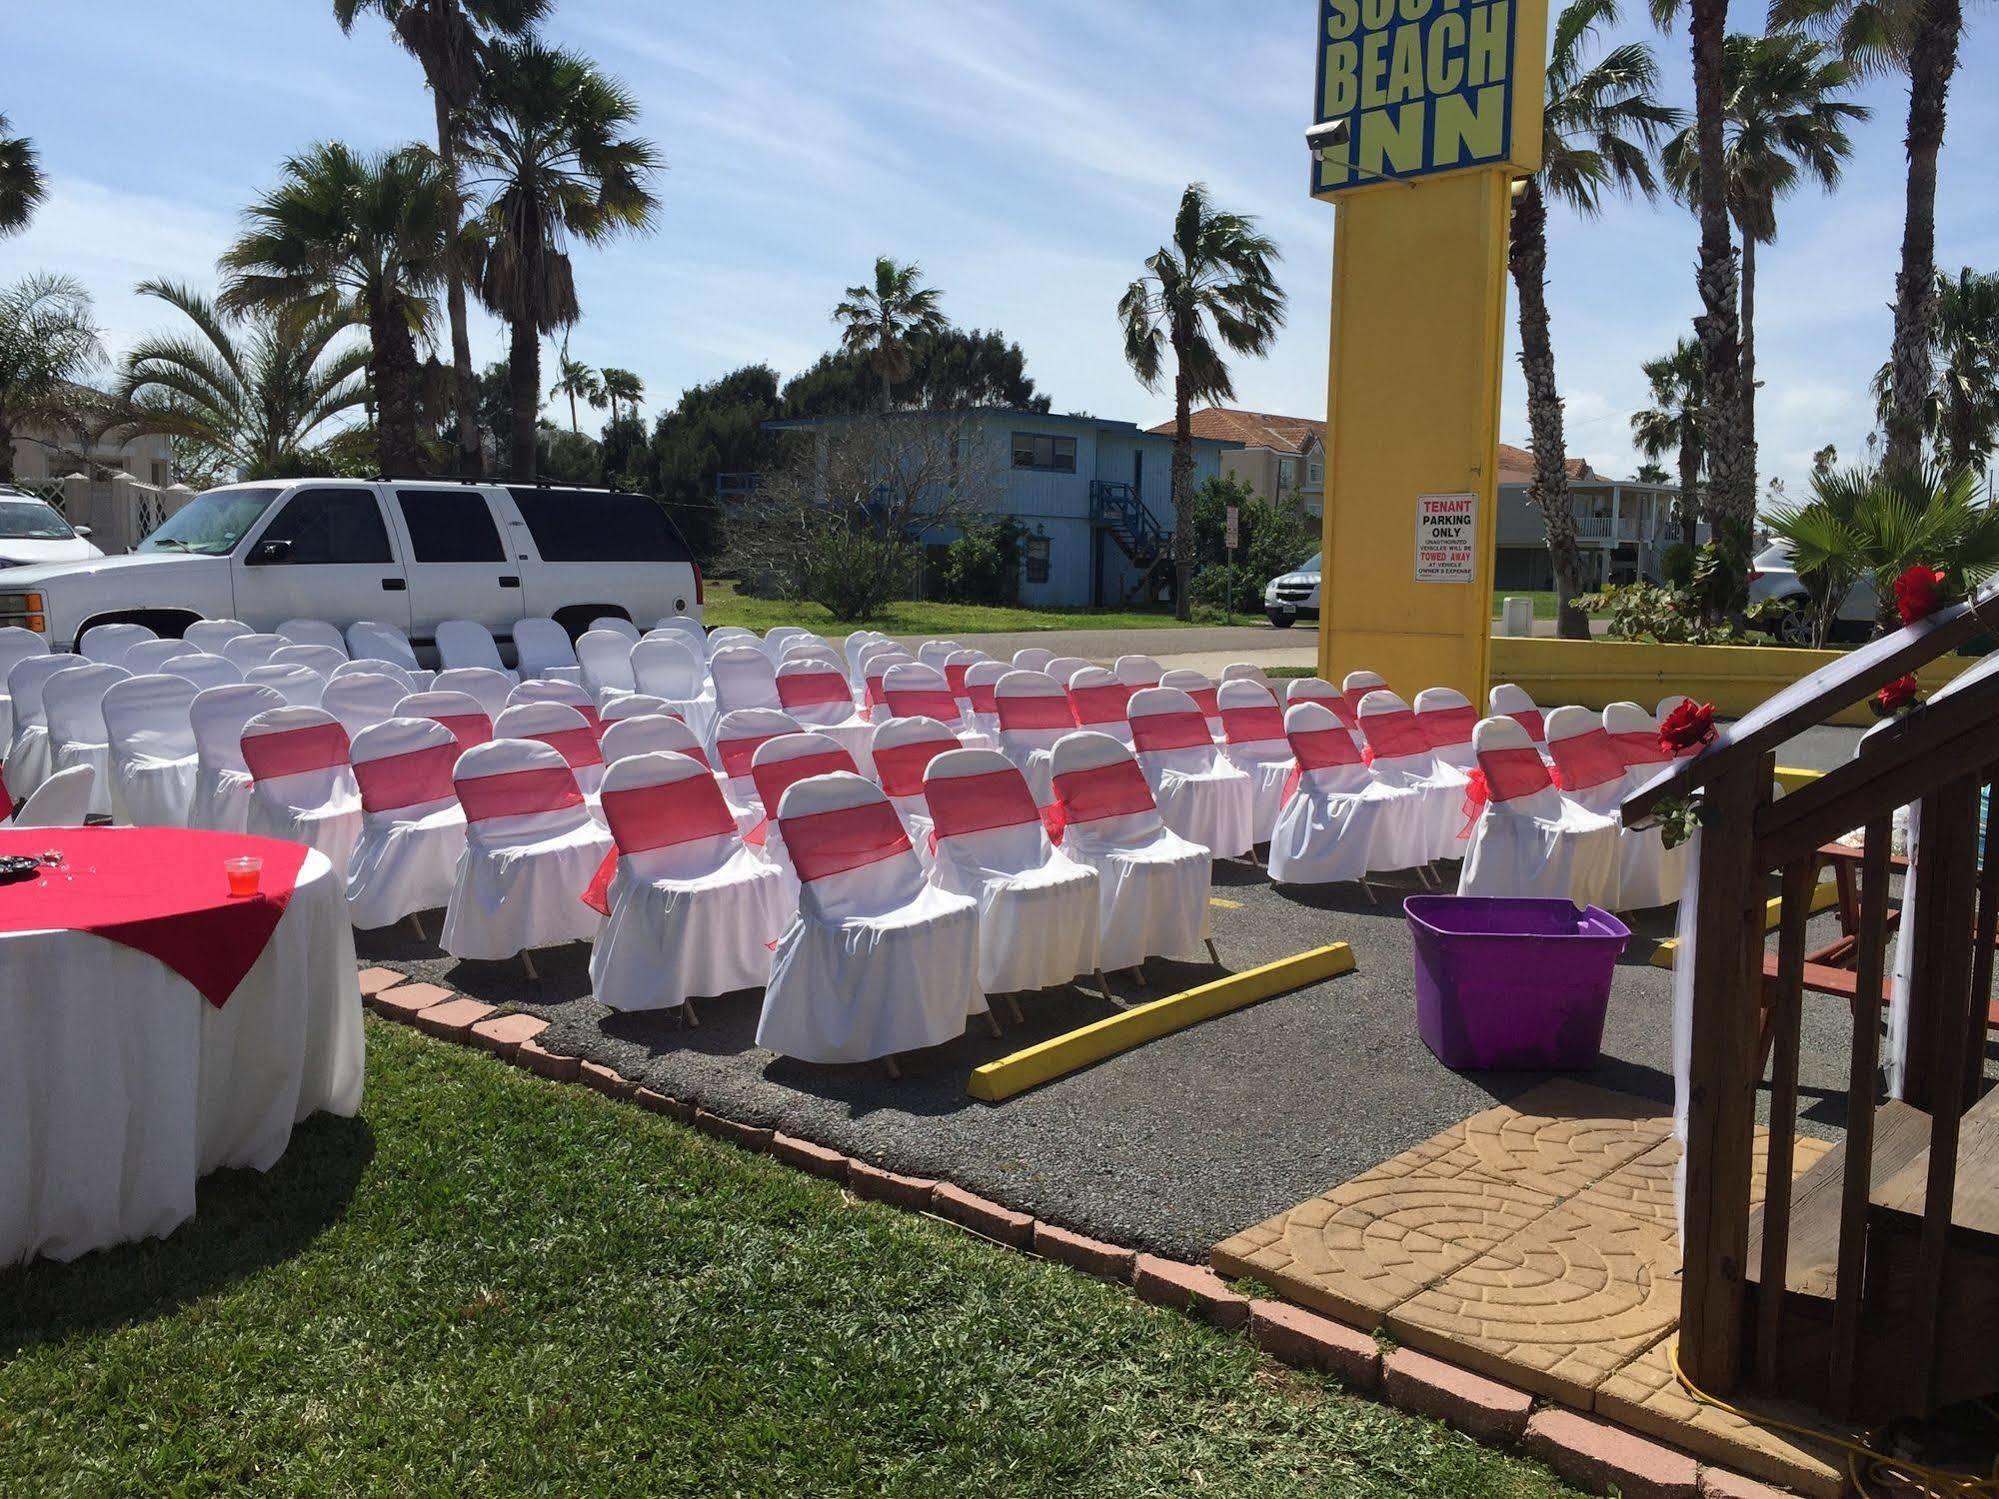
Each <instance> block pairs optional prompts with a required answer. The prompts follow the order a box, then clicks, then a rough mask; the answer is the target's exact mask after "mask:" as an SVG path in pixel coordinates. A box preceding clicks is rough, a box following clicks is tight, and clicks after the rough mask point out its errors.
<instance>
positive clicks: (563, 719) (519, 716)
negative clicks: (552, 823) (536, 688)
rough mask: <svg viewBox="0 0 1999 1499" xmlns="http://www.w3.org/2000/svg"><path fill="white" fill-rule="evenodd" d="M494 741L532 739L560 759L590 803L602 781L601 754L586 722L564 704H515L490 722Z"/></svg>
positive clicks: (602, 754)
mask: <svg viewBox="0 0 1999 1499" xmlns="http://www.w3.org/2000/svg"><path fill="white" fill-rule="evenodd" d="M493 737H494V738H495V739H532V740H534V741H535V742H536V743H537V744H545V745H547V746H548V747H549V748H550V749H552V750H554V751H555V752H556V753H557V754H559V755H561V756H562V760H563V763H564V764H565V765H567V766H568V767H569V773H570V774H571V775H573V776H574V777H575V778H576V786H577V789H578V790H580V791H581V792H582V793H583V796H584V799H585V800H586V801H589V800H592V799H593V798H594V797H595V795H596V792H597V788H598V787H599V786H600V785H601V784H603V780H604V751H603V750H602V748H601V747H599V745H598V743H597V731H596V730H595V729H592V728H591V727H590V723H589V720H587V719H586V718H584V716H583V715H582V714H581V713H579V712H577V711H576V709H574V708H572V707H570V706H569V704H567V703H516V704H515V705H514V706H513V707H511V708H508V709H505V710H504V711H502V712H501V714H500V716H499V717H498V718H496V719H494V720H493Z"/></svg>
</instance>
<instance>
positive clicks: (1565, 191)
mask: <svg viewBox="0 0 1999 1499" xmlns="http://www.w3.org/2000/svg"><path fill="white" fill-rule="evenodd" d="M1616 24H1617V0H1571V3H1570V4H1569V5H1568V6H1566V7H1565V8H1564V9H1563V11H1562V13H1561V15H1560V16H1558V17H1557V18H1556V21H1555V38H1554V46H1553V50H1552V52H1551V53H1550V55H1549V59H1548V84H1547V88H1548V99H1547V105H1546V107H1545V109H1544V111H1543V114H1542V126H1541V131H1542V145H1541V170H1540V171H1539V172H1537V173H1536V174H1535V175H1534V176H1532V177H1529V178H1527V179H1525V180H1524V181H1523V182H1521V183H1520V185H1519V187H1518V188H1517V189H1516V196H1515V198H1514V203H1513V233H1512V237H1511V239H1510V241H1509V242H1508V245H1507V261H1508V266H1509V268H1510V269H1511V270H1512V272H1513V284H1514V286H1515V287H1516V288H1517V289H1518V291H1519V294H1520V368H1521V371H1522V373H1523V374H1525V376H1526V377H1527V428H1528V432H1529V443H1528V446H1529V447H1530V448H1532V449H1533V453H1534V477H1533V480H1532V482H1531V483H1530V484H1529V486H1528V493H1529V494H1530V495H1531V496H1532V497H1533V500H1534V503H1535V505H1537V506H1538V507H1539V508H1540V511H1541V519H1542V523H1543V524H1544V525H1545V526H1546V527H1547V531H1548V552H1549V555H1550V556H1551V557H1552V559H1553V561H1554V570H1555V597H1556V607H1557V609H1558V611H1559V616H1558V623H1557V625H1556V628H1557V630H1558V631H1559V632H1560V634H1562V635H1563V636H1564V637H1566V638H1568V639H1571V640H1587V639H1589V616H1588V615H1587V614H1585V613H1584V612H1583V611H1582V610H1581V609H1580V608H1578V607H1577V606H1576V603H1575V598H1576V595H1577V594H1578V593H1580V592H1581V591H1582V549H1581V548H1580V547H1579V546H1578V545H1577V543H1576V517H1575V512H1574V510H1573V509H1572V508H1571V507H1570V502H1569V475H1568V467H1567V463H1568V455H1567V453H1566V451H1565V450H1564V441H1563V436H1562V397H1561V394H1560V386H1558V385H1557V384H1556V382H1555V349H1554V343H1553V340H1552V339H1551V338H1550V337H1549V332H1548V285H1547V283H1548V201H1549V200H1550V199H1551V198H1552V199H1553V200H1555V201H1556V202H1559V203H1566V204H1567V205H1568V206H1569V207H1571V208H1573V209H1574V210H1575V211H1576V212H1577V213H1579V214H1582V215H1583V216H1584V217H1594V216H1595V215H1596V214H1597V213H1598V212H1600V211H1601V209H1602V206H1603V195H1604V193H1605V192H1606V191H1609V190H1615V191H1618V192H1638V193H1643V194H1644V195H1645V196H1646V197H1648V198H1649V197H1651V196H1652V195H1653V194H1654V193H1655V192H1656V191H1657V190H1658V184H1657V183H1656V182H1655V180H1654V179H1653V175H1652V159H1651V155H1650V150H1649V148H1650V147H1651V145H1652V143H1653V142H1654V141H1655V140H1657V139H1658V137H1659V135H1660V133H1661V132H1662V131H1664V130H1667V129H1669V128H1670V127H1671V126H1672V125H1674V124H1675V123H1677V121H1678V120H1679V118H1680V116H1679V111H1677V110H1675V109H1671V108H1669V107H1668V106H1666V105H1664V104H1661V103H1660V102H1659V100H1658V99H1657V97H1656V96H1655V94H1654V90H1655V89H1656V88H1657V87H1658V82H1659V70H1658V65H1657V63H1656V62H1655V61H1654V59H1653V57H1652V49H1651V48H1650V47H1648V46H1646V45H1645V44H1644V43H1643V42H1627V43H1625V44H1624V45H1623V46H1619V47H1613V48H1611V50H1610V51H1608V52H1606V53H1605V54H1604V55H1603V56H1602V57H1600V58H1598V59H1597V60H1596V61H1595V62H1594V63H1591V62H1590V61H1589V60H1588V53H1589V51H1590V49H1591V46H1592V44H1593V42H1594V41H1595V37H1596V32H1597V28H1598V27H1600V26H1604V27H1607V26H1614V25H1616Z"/></svg>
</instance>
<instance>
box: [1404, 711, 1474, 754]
mask: <svg viewBox="0 0 1999 1499" xmlns="http://www.w3.org/2000/svg"><path fill="white" fill-rule="evenodd" d="M1416 722H1417V723H1418V724H1420V725H1422V728H1423V737H1424V738H1425V739H1426V740H1428V741H1429V745H1430V748H1431V749H1448V748H1450V747H1451V746H1453V745H1459V744H1470V743H1471V734H1472V730H1473V729H1475V728H1477V727H1478V709H1476V708H1474V707H1472V706H1471V704H1469V703H1467V704H1465V705H1464V706H1463V707H1462V708H1430V709H1421V708H1419V709H1417V710H1416Z"/></svg>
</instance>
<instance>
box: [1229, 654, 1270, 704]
mask: <svg viewBox="0 0 1999 1499" xmlns="http://www.w3.org/2000/svg"><path fill="white" fill-rule="evenodd" d="M1222 680H1223V681H1224V682H1257V683H1260V684H1261V685H1263V686H1264V687H1266V688H1267V687H1269V686H1270V678H1269V677H1267V676H1265V675H1264V674H1263V668H1262V667H1260V666H1258V665H1257V664H1256V663H1255V662H1254V661H1231V662H1229V664H1228V665H1226V666H1224V667H1223V668H1222ZM1271 696H1273V697H1275V696H1276V693H1275V692H1273V693H1272V694H1271Z"/></svg>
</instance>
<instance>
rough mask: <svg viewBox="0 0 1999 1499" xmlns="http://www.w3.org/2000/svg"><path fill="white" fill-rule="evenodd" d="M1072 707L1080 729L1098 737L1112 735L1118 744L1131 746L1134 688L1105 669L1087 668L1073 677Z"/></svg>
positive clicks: (1070, 691)
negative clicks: (1128, 715)
mask: <svg viewBox="0 0 1999 1499" xmlns="http://www.w3.org/2000/svg"><path fill="white" fill-rule="evenodd" d="M1069 707H1070V709H1071V710H1072V711H1073V712H1074V713H1075V715H1076V726H1077V727H1078V728H1081V729H1088V730H1091V731H1093V732H1095V733H1098V734H1108V735H1110V736H1111V738H1113V739H1115V740H1117V742H1118V743H1120V744H1122V745H1124V746H1126V747H1127V748H1129V747H1130V745H1131V723H1130V720H1129V719H1128V718H1127V716H1126V715H1127V713H1128V712H1129V710H1130V707H1131V689H1130V688H1129V687H1127V686H1126V685H1125V684H1124V683H1122V682H1120V681H1119V680H1118V679H1117V678H1116V677H1115V676H1114V675H1112V674H1111V673H1110V672H1108V671H1106V670H1105V669H1104V668H1103V667H1101V666H1085V667H1083V668H1082V669H1081V670H1080V671H1078V672H1076V673H1075V674H1074V675H1073V676H1071V677H1070V678H1069Z"/></svg>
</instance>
